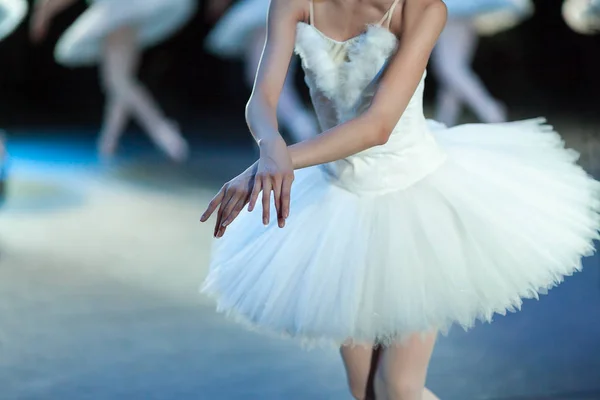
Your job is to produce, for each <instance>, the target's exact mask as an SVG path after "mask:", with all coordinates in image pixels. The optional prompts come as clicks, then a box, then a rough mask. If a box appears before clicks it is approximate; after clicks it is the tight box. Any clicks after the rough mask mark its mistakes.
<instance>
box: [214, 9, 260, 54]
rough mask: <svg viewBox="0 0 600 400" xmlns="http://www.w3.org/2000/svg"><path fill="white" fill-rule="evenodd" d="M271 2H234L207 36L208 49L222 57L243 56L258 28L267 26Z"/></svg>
mask: <svg viewBox="0 0 600 400" xmlns="http://www.w3.org/2000/svg"><path fill="white" fill-rule="evenodd" d="M269 3H270V1H269V0H244V1H240V2H238V3H237V4H234V5H233V6H232V7H231V8H230V9H229V10H227V13H226V14H225V15H224V16H223V17H222V18H221V19H220V20H219V22H217V24H216V25H215V27H214V28H213V29H212V31H211V32H210V33H209V35H208V36H207V37H206V41H205V45H206V49H207V50H208V51H210V52H211V53H213V54H216V55H219V56H222V57H230V58H235V57H241V56H243V55H244V54H245V53H247V52H248V45H249V44H250V43H251V40H252V39H253V36H254V35H256V30H258V29H263V30H264V29H266V27H267V13H268V11H269ZM263 40H264V39H263Z"/></svg>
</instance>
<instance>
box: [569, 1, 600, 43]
mask: <svg viewBox="0 0 600 400" xmlns="http://www.w3.org/2000/svg"><path fill="white" fill-rule="evenodd" d="M562 15H563V19H564V20H565V22H566V23H567V25H568V26H569V27H570V28H571V29H572V30H574V31H575V32H577V33H580V34H583V35H593V34H597V33H598V32H600V1H591V0H565V1H564V2H563V5H562Z"/></svg>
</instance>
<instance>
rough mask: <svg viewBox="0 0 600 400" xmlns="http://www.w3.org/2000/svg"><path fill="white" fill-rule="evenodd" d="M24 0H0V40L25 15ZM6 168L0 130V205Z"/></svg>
mask: <svg viewBox="0 0 600 400" xmlns="http://www.w3.org/2000/svg"><path fill="white" fill-rule="evenodd" d="M27 9H28V7H27V2H26V1H25V0H0V40H2V39H4V38H5V37H7V36H8V35H10V34H11V33H12V32H13V31H14V30H15V29H16V28H17V27H18V26H19V24H20V23H21V22H22V21H23V19H24V18H25V15H27ZM7 168H8V153H7V150H6V136H5V134H4V132H3V131H1V130H0V205H2V204H3V203H4V198H5V194H6V175H7Z"/></svg>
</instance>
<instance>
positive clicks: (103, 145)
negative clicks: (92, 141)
mask: <svg viewBox="0 0 600 400" xmlns="http://www.w3.org/2000/svg"><path fill="white" fill-rule="evenodd" d="M96 146H97V151H98V155H99V156H100V158H101V159H103V160H110V159H112V158H113V157H114V156H115V153H116V152H117V148H118V147H119V142H118V140H116V139H115V138H114V137H112V136H110V135H106V134H100V138H99V139H98V143H97V145H96Z"/></svg>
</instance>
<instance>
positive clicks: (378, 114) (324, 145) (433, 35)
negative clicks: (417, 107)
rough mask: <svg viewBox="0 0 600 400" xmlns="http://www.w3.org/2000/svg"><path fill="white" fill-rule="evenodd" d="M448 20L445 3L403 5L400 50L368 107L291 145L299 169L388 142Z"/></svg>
mask: <svg viewBox="0 0 600 400" xmlns="http://www.w3.org/2000/svg"><path fill="white" fill-rule="evenodd" d="M423 3H425V4H423ZM445 22H446V7H445V5H444V4H443V2H441V1H439V0H430V1H428V2H420V1H410V0H408V1H407V2H406V4H405V6H404V10H403V20H402V31H401V35H400V37H401V41H400V44H399V50H398V52H397V53H396V54H395V55H394V57H393V59H392V61H391V62H390V65H389V67H388V69H387V71H386V72H385V74H384V76H383V77H382V79H381V83H380V84H379V88H378V90H377V92H376V94H375V96H374V98H373V101H372V103H371V106H370V107H369V109H368V110H367V111H366V112H365V113H363V114H362V115H360V116H359V117H357V118H355V119H353V120H351V121H348V122H346V123H344V124H341V125H338V126H336V127H334V128H332V129H330V130H328V131H326V132H324V133H322V134H321V135H319V136H317V137H315V138H312V139H310V140H307V141H304V142H301V143H298V144H295V145H293V146H290V147H289V152H290V155H291V158H292V163H293V166H294V169H300V168H305V167H309V166H312V165H317V164H324V163H327V162H331V161H336V160H339V159H342V158H345V157H348V156H350V155H353V154H356V153H358V152H361V151H363V150H366V149H368V148H371V147H374V146H378V145H382V144H384V143H386V142H387V140H388V139H389V137H390V135H391V133H392V130H393V129H394V127H395V125H396V123H397V122H398V120H399V119H400V117H401V116H402V114H403V113H404V110H405V109H406V107H407V105H408V102H409V101H410V99H411V97H412V96H413V94H414V92H415V90H416V88H417V86H418V84H419V82H420V81H421V77H422V76H423V72H424V71H425V68H426V66H427V61H428V60H429V55H430V54H431V51H432V50H433V46H434V45H435V42H436V41H437V38H438V36H439V35H440V33H441V32H442V29H443V28H444V24H445Z"/></svg>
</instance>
